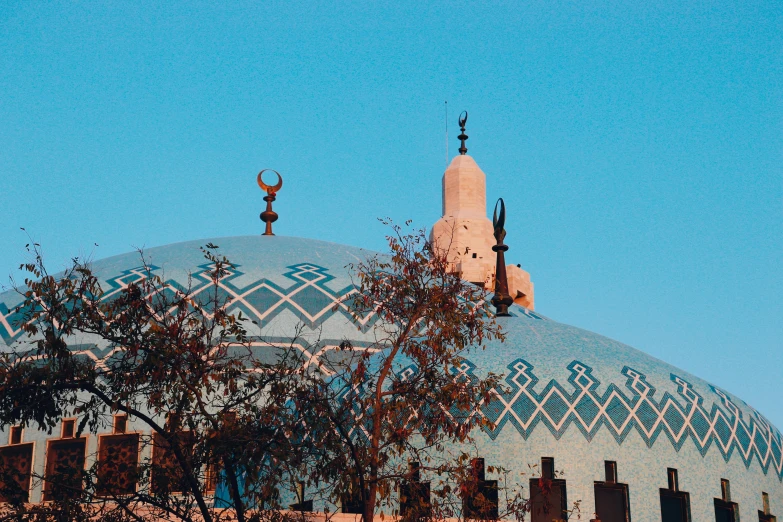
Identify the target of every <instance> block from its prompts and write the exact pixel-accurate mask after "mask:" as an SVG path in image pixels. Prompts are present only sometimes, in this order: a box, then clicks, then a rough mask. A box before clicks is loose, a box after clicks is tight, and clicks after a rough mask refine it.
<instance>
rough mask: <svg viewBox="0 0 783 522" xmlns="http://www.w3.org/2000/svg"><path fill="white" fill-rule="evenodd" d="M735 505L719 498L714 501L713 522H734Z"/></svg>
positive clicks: (735, 516)
mask: <svg viewBox="0 0 783 522" xmlns="http://www.w3.org/2000/svg"><path fill="white" fill-rule="evenodd" d="M736 520H737V504H736V503H734V502H728V501H726V500H722V499H719V498H716V499H715V522H736Z"/></svg>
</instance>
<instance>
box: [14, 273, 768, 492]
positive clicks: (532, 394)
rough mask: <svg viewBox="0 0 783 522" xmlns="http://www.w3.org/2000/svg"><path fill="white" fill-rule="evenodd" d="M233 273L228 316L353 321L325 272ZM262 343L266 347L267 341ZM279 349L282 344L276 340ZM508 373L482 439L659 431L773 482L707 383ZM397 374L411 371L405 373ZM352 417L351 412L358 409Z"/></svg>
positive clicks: (758, 450)
mask: <svg viewBox="0 0 783 522" xmlns="http://www.w3.org/2000/svg"><path fill="white" fill-rule="evenodd" d="M237 268H238V267H237V266H235V267H234V268H230V269H229V270H228V271H227V273H226V275H225V276H224V277H222V278H221V279H220V281H219V282H218V287H219V291H220V292H222V294H223V296H224V297H225V298H226V299H227V300H228V302H229V303H230V305H229V310H230V311H235V310H238V309H241V310H242V312H243V313H244V314H245V315H247V316H249V317H250V318H251V319H253V320H255V321H256V322H257V323H258V324H259V325H261V326H263V325H265V324H267V323H268V322H269V321H271V320H272V319H274V317H276V316H277V315H278V314H280V313H281V312H283V311H284V310H289V311H291V312H293V313H294V314H295V315H296V316H297V317H298V318H299V319H300V320H301V321H302V322H303V323H305V324H307V325H308V326H310V327H311V328H315V327H317V326H318V325H320V324H321V323H322V322H323V321H325V320H326V319H327V318H329V317H330V316H331V315H332V313H330V312H333V310H334V309H335V305H337V310H339V311H340V312H341V313H342V314H343V315H344V316H345V317H346V318H348V319H349V320H351V321H354V319H353V317H352V316H351V315H350V313H349V312H348V310H347V307H346V306H345V304H344V303H343V302H342V301H343V299H344V298H345V296H347V295H350V294H352V293H354V292H355V291H356V290H355V288H354V287H353V286H350V285H349V286H347V287H345V288H343V289H341V290H338V291H335V290H332V289H330V288H329V287H328V286H326V285H327V283H329V282H330V281H332V280H333V279H334V277H333V276H332V275H330V274H329V273H328V269H326V268H323V267H321V266H318V265H316V264H313V263H299V264H295V265H291V266H289V267H288V269H289V271H287V272H285V273H284V274H283V275H284V276H285V277H287V278H288V279H290V280H291V281H292V284H291V285H289V286H287V287H281V286H279V285H277V284H275V283H273V282H272V281H270V280H268V279H258V280H256V281H254V282H252V283H249V284H246V285H244V286H237V285H236V284H235V281H236V280H237V278H239V277H240V276H243V275H244V274H243V273H242V272H241V271H240V270H238V269H237ZM210 269H211V266H210V265H202V266H200V267H199V270H198V271H197V272H195V273H194V274H192V280H191V286H190V291H191V294H192V295H194V296H197V295H198V294H199V293H201V292H204V291H207V290H209V289H210V288H212V289H214V286H213V282H212V280H211V278H210V276H209V271H210ZM148 270H149V272H153V271H156V270H159V268H158V267H156V266H148V267H146V268H145V267H136V268H131V269H129V270H125V271H123V272H122V273H120V274H119V275H118V276H116V277H113V278H111V279H109V280H108V281H107V284H106V285H104V288H105V289H106V291H105V294H104V296H103V297H102V299H103V300H109V299H112V298H113V297H115V296H116V295H117V294H118V293H119V292H120V291H121V290H122V289H123V288H126V287H127V286H128V285H129V284H130V283H133V282H138V281H140V280H142V279H145V278H146V277H149V272H148ZM164 284H165V287H166V291H169V292H180V291H183V290H184V286H183V285H181V284H179V283H178V282H176V281H174V280H167V281H166V282H165V283H164ZM514 311H515V312H521V313H523V314H525V315H527V316H529V317H531V318H533V319H542V317H540V316H538V315H537V314H535V313H533V312H530V311H529V310H526V309H524V308H520V309H515V310H514ZM20 318H21V314H20V313H19V312H18V311H17V310H16V307H14V308H13V309H10V310H9V308H8V307H7V306H6V305H5V304H4V303H1V302H0V337H2V338H3V339H4V340H5V342H6V343H10V342H11V341H13V340H14V339H17V338H19V337H20V336H21V335H22V332H21V330H20V329H19V328H18V325H17V324H16V321H18V320H19V319H20ZM375 319H376V317H374V315H373V314H370V315H368V316H367V317H365V318H363V319H362V320H361V321H360V322H359V326H360V327H361V328H362V329H365V328H366V327H368V326H369V325H370V324H371V323H372V322H373V321H374V320H375ZM263 344H264V345H265V346H269V343H268V341H267V342H265V343H263ZM272 344H274V343H272ZM339 344H340V342H338V341H335V342H334V343H329V342H327V343H325V344H322V345H321V346H322V349H321V350H320V351H319V353H310V354H309V359H307V363H306V364H308V365H310V364H319V360H320V358H321V357H322V356H323V355H325V354H326V353H328V352H329V351H331V350H335V349H338V347H339ZM360 344H361V343H356V348H360V346H359V345H360ZM281 346H290V345H289V344H287V343H285V342H283V343H281ZM71 348H72V349H75V351H77V352H78V353H79V354H80V355H82V356H85V357H87V358H89V359H91V360H93V361H95V363H96V364H98V365H102V364H105V362H106V360H107V359H108V358H109V357H111V356H112V354H113V353H114V351H116V348H111V347H102V348H99V347H95V346H94V345H93V346H72V347H71ZM297 348H298V349H300V350H301V351H302V352H303V353H305V352H307V351H308V350H309V349H310V347H305V346H301V347H300V346H297ZM474 369H475V366H474V365H473V364H472V363H471V362H470V361H467V360H466V361H464V363H463V365H462V367H461V368H459V369H457V372H456V373H457V374H462V375H464V376H465V377H468V378H473V377H474V375H473V371H474ZM508 369H509V370H510V373H509V375H508V376H507V377H506V386H505V387H503V388H502V389H499V390H495V392H494V399H493V400H492V401H490V402H489V403H486V404H483V405H482V406H481V408H480V411H479V413H480V414H481V415H484V416H486V417H487V419H488V420H490V421H491V422H492V423H493V424H494V429H492V430H489V429H487V433H488V435H489V436H490V437H491V438H492V439H496V438H497V437H498V436H500V433H501V431H502V430H503V429H504V428H505V427H506V425H507V424H510V425H511V426H513V427H514V428H515V429H516V431H517V432H519V433H520V434H521V436H522V437H523V438H528V437H529V436H530V435H531V434H532V432H533V430H534V429H535V428H536V427H537V426H538V425H539V424H543V425H544V426H546V428H547V429H548V430H549V432H551V433H552V435H554V437H556V438H560V437H561V436H562V435H563V434H564V433H565V432H566V430H567V429H568V428H569V427H570V426H571V425H572V424H573V425H575V426H576V428H577V429H579V431H580V432H581V433H582V434H583V435H584V436H585V438H586V439H587V440H588V441H589V440H592V439H593V437H594V436H595V435H596V433H598V431H599V429H601V427H604V428H605V429H607V430H608V431H609V433H611V435H612V436H613V437H614V439H615V440H616V441H617V443H618V444H622V443H623V441H625V439H626V438H627V437H628V435H629V433H631V432H632V431H636V432H637V433H638V434H639V435H640V436H641V437H642V439H643V440H644V441H645V443H646V444H647V446H648V447H652V445H653V444H654V443H655V441H656V439H658V438H659V436H660V434H661V433H664V434H665V436H666V438H667V439H668V440H669V441H670V442H671V444H672V445H673V446H674V447H675V449H677V450H679V449H680V448H681V447H682V446H683V444H685V442H686V440H688V439H690V440H692V441H693V443H694V444H695V446H696V448H697V449H698V450H699V451H700V452H701V454H702V455H706V453H707V451H708V450H709V448H710V447H711V446H712V445H713V444H714V445H715V446H716V447H717V449H718V451H720V453H721V454H722V455H723V458H724V459H725V460H726V461H728V460H729V459H730V458H731V457H732V455H733V454H734V453H735V452H736V453H738V454H739V455H740V457H741V458H742V460H743V462H744V463H745V465H746V466H750V464H751V462H752V461H753V459H754V458H755V459H756V460H758V462H759V463H760V465H761V467H762V469H763V471H764V473H767V472H768V470H769V469H770V468H772V469H773V470H774V471H775V474H776V475H777V476H778V477H779V478H781V479H783V450H782V448H783V440H782V438H781V434H780V432H778V431H777V430H776V429H775V428H774V427H772V426H771V425H770V423H769V422H768V421H766V419H764V417H763V416H762V415H760V414H759V413H758V412H757V411H756V410H753V409H752V408H751V410H752V411H753V417H752V418H750V419H747V420H745V419H743V413H742V411H741V410H740V409H739V408H738V407H737V405H736V404H734V403H733V401H732V400H731V398H730V397H729V396H728V395H727V394H726V393H725V392H723V391H722V390H720V389H718V388H715V387H711V391H712V393H714V394H715V395H716V396H717V398H718V399H719V401H718V402H719V403H720V404H718V403H713V404H712V407H711V408H709V409H708V408H707V406H706V405H705V403H704V399H703V397H702V395H700V394H699V393H698V392H697V391H696V390H695V388H694V387H693V385H691V384H690V383H689V382H688V381H687V380H686V379H684V378H682V377H679V376H677V375H674V374H671V376H670V378H671V380H672V382H674V383H675V385H676V386H677V395H678V396H679V397H677V396H673V395H671V394H670V393H668V392H666V393H664V394H663V395H662V396H661V397H660V399H656V397H655V394H656V389H655V387H653V386H652V385H651V384H650V383H648V382H647V377H646V376H645V375H644V374H643V373H641V372H639V371H637V370H635V369H633V368H631V367H628V366H626V367H623V368H622V370H621V374H622V375H623V376H625V378H626V382H625V388H627V390H628V391H626V390H623V389H622V388H621V387H619V386H617V385H615V384H609V385H608V386H607V387H606V389H605V390H604V392H603V393H601V392H599V390H598V388H599V386H600V384H601V382H600V381H599V380H598V379H597V378H596V377H595V376H594V375H593V368H591V367H590V366H588V365H586V364H584V363H582V362H580V361H573V362H571V363H570V364H569V365H568V366H567V369H568V370H569V371H570V376H569V377H568V384H567V385H566V386H564V385H562V384H560V383H559V382H557V381H555V380H554V379H553V380H551V381H550V382H549V383H547V384H546V385H545V386H544V387H543V388H541V389H540V391H536V387H537V386H538V384H539V380H538V378H537V377H536V376H535V373H534V371H533V370H534V366H533V365H532V364H530V363H529V362H527V361H525V360H524V359H517V360H515V361H514V362H513V363H511V364H509V365H508ZM406 371H412V370H411V369H410V368H408V369H406ZM356 413H358V414H359V415H361V412H356ZM357 420H358V421H359V422H358V424H357V427H361V418H359V419H357Z"/></svg>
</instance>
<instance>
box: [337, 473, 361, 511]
mask: <svg viewBox="0 0 783 522" xmlns="http://www.w3.org/2000/svg"><path fill="white" fill-rule="evenodd" d="M360 489H361V488H360V486H359V477H358V476H357V475H356V474H352V476H351V490H350V491H349V492H348V494H347V495H346V496H344V497H343V498H342V499H341V501H340V504H341V505H342V512H343V513H350V514H353V515H361V514H362V513H364V500H365V498H362V497H363V496H364V497H366V496H367V492H366V491H365V492H364V495H362V494H361V491H360Z"/></svg>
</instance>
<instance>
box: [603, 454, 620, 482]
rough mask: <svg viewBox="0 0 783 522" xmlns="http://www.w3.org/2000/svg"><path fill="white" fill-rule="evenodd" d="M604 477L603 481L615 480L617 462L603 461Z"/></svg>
mask: <svg viewBox="0 0 783 522" xmlns="http://www.w3.org/2000/svg"><path fill="white" fill-rule="evenodd" d="M604 477H605V478H604V481H605V482H609V483H612V482H617V463H616V462H615V461H613V460H606V461H604Z"/></svg>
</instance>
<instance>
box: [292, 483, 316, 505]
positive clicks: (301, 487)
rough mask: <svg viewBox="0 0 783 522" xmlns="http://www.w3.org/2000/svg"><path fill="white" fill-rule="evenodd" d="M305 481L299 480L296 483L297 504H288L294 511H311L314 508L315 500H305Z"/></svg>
mask: <svg viewBox="0 0 783 522" xmlns="http://www.w3.org/2000/svg"><path fill="white" fill-rule="evenodd" d="M304 498H305V483H304V482H302V481H299V482H297V483H296V504H291V505H290V506H288V507H289V508H290V509H291V510H292V511H303V512H308V513H309V512H311V511H312V510H313V501H312V499H311V500H305V499H304Z"/></svg>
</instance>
